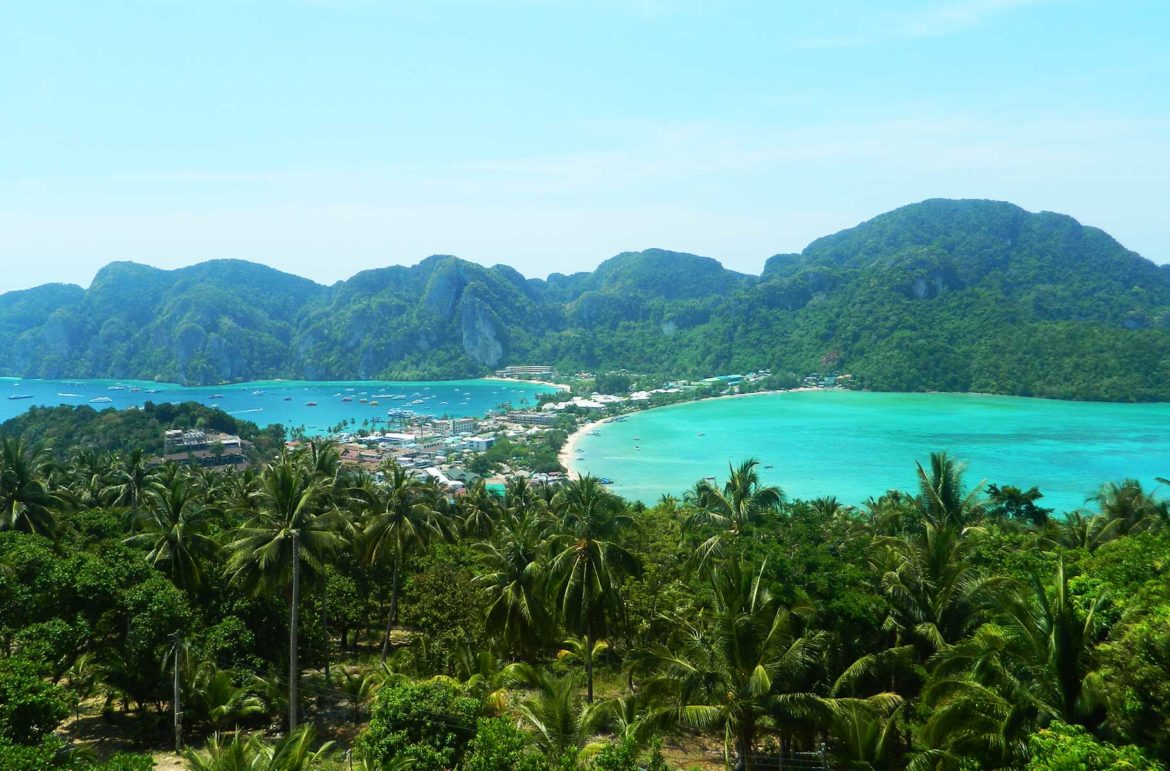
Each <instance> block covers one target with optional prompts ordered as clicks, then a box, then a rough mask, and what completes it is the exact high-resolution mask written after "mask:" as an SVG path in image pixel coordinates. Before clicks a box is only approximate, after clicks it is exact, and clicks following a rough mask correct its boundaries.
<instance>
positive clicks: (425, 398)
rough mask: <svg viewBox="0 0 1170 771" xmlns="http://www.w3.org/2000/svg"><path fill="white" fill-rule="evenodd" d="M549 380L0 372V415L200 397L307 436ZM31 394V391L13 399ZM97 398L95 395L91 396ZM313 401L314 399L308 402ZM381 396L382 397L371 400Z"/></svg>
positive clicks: (452, 408) (443, 411)
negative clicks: (65, 376)
mask: <svg viewBox="0 0 1170 771" xmlns="http://www.w3.org/2000/svg"><path fill="white" fill-rule="evenodd" d="M554 390H555V389H554V388H552V387H551V386H544V385H538V384H534V383H523V382H515V381H504V380H445V381H429V382H421V381H409V382H406V381H378V380H360V381H292V380H272V381H263V382H254V383H235V384H232V385H217V386H181V385H175V384H171V383H154V382H150V381H141V380H22V379H18V378H0V421H3V420H8V419H9V418H11V417H15V416H16V415H19V414H21V413H23V412H25V411H26V410H28V409H29V407H32V406H34V405H37V406H55V405H59V404H69V405H83V404H84V405H87V406H90V407H93V408H94V409H126V408H128V407H141V406H142V405H143V404H145V403H146V402H147V401H153V402H155V403H156V404H161V403H165V402H176V403H177V402H186V401H195V402H199V403H201V404H205V405H207V406H209V407H218V408H219V409H221V410H223V411H224V412H226V413H228V414H229V415H233V416H235V417H238V418H241V419H243V420H249V421H251V422H253V423H256V424H258V425H260V426H267V425H271V424H273V423H280V424H282V425H284V426H285V427H286V428H288V429H294V428H298V427H303V428H304V430H305V433H307V434H309V435H314V436H316V435H321V434H325V433H327V431H328V429H329V428H330V427H331V426H335V425H338V424H340V423H341V422H342V421H343V420H344V421H350V420H352V421H354V424H353V425H354V426H355V427H357V428H360V427H361V426H362V425H363V422H365V425H367V426H368V427H370V428H375V427H379V426H381V427H385V424H384V423H374V422H372V421H374V420H375V419H380V420H381V421H385V420H387V417H388V416H387V413H388V412H389V410H391V409H397V410H411V411H413V412H415V413H418V414H421V415H431V416H435V417H442V416H448V417H482V416H483V415H485V414H487V412H488V411H489V410H492V409H495V408H497V407H499V406H501V405H502V404H510V405H511V406H512V407H527V406H532V405H533V404H535V402H536V397H537V394H540V393H544V392H549V391H554ZM10 397H28V398H15V399H13V398H10ZM94 400H98V401H94ZM310 402H313V403H314V404H315V406H310V404H309V403H310ZM374 402H377V404H374Z"/></svg>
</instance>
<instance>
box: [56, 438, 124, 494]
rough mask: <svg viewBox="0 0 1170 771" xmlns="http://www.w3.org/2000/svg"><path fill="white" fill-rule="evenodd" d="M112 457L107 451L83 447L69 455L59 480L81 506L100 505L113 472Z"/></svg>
mask: <svg viewBox="0 0 1170 771" xmlns="http://www.w3.org/2000/svg"><path fill="white" fill-rule="evenodd" d="M112 466H113V462H112V457H111V455H110V454H109V453H108V452H100V451H98V450H94V449H90V448H85V449H81V450H77V451H75V452H74V453H72V454H71V455H70V456H69V463H68V465H67V467H66V468H65V469H63V470H62V477H61V481H62V484H64V485H66V486H67V487H68V488H69V490H70V492H72V494H73V497H74V498H75V499H76V500H77V502H78V503H79V504H80V505H82V506H102V505H104V504H105V500H104V494H105V491H106V490H107V489H108V488H109V482H110V477H111V476H112V474H113V469H112Z"/></svg>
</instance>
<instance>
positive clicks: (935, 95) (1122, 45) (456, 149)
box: [0, 0, 1170, 291]
mask: <svg viewBox="0 0 1170 771" xmlns="http://www.w3.org/2000/svg"><path fill="white" fill-rule="evenodd" d="M1167 40H1170V3H1167V2H1166V0H1124V2H1113V3H1109V2H1101V0H915V1H914V2H898V1H893V0H891V1H885V0H883V2H880V3H879V2H871V1H870V0H853V1H850V2H846V1H844V0H819V1H818V2H805V1H804V0H761V1H759V2H754V1H751V0H722V1H718V2H716V1H714V0H622V1H619V0H495V1H494V2H487V1H486V0H485V1H477V0H384V1H375V0H265V1H263V2H261V1H260V0H231V2H221V1H220V0H199V1H198V2H196V1H194V0H116V2H107V1H105V0H87V2H84V3H83V2H75V1H74V2H57V0H36V2H3V3H0V291H8V290H13V289H21V288H27V287H30V286H34V285H38V284H42V283H46V282H51V281H65V282H70V283H77V284H81V285H83V286H84V285H87V284H88V283H89V281H90V280H91V279H92V278H93V275H94V273H95V272H96V271H97V270H98V269H99V268H100V267H101V266H103V265H105V264H106V263H108V262H111V261H114V260H133V261H136V262H142V263H146V264H149V265H154V266H157V267H161V268H174V267H179V266H183V265H190V264H193V263H196V262H200V261H203V260H208V259H215V258H238V259H247V260H252V261H256V262H261V263H264V264H267V265H271V266H273V267H275V268H278V269H281V270H285V271H288V272H292V273H296V274H298V275H302V276H307V277H309V278H312V279H314V280H316V281H319V282H322V283H332V282H334V281H337V280H341V279H344V278H348V277H349V276H351V275H353V274H354V273H356V272H358V271H360V270H364V269H367V268H373V267H383V266H386V265H394V264H403V265H410V264H414V263H416V262H418V261H419V260H421V259H422V258H424V257H426V256H428V255H430V254H456V255H458V256H460V257H463V258H465V259H468V260H471V261H474V262H478V263H482V264H485V265H491V264H495V263H505V264H508V265H512V266H513V267H515V268H517V269H518V270H520V271H521V272H522V273H524V274H525V275H529V276H541V277H543V276H545V275H547V274H548V273H550V272H553V271H558V272H572V271H577V270H590V269H592V268H594V267H595V266H596V265H597V264H598V263H600V262H601V261H602V260H604V259H606V258H608V257H610V256H612V255H614V254H617V253H619V252H622V251H627V250H636V249H645V248H650V247H660V248H666V249H675V250H679V251H689V252H695V253H698V254H703V255H707V256H711V257H715V258H717V259H719V260H720V261H722V262H723V263H724V264H725V265H726V266H728V267H730V268H733V269H736V270H741V271H745V272H751V273H759V272H760V271H761V270H762V268H763V265H764V261H765V259H766V258H767V257H768V256H770V255H772V254H776V253H780V252H792V251H799V250H800V249H802V248H803V247H804V246H805V245H807V243H808V242H809V241H811V240H813V239H814V238H817V237H819V236H822V235H826V234H828V233H832V232H835V231H837V230H841V229H843V228H846V227H851V226H853V225H856V224H857V223H859V222H862V221H864V220H866V219H869V218H871V217H873V216H876V215H878V214H880V213H882V212H884V211H888V210H890V209H893V208H896V207H898V206H902V205H905V204H908V203H913V202H915V201H919V200H923V199H926V198H934V197H947V198H992V199H998V200H1008V201H1012V202H1014V203H1017V204H1019V205H1020V206H1023V207H1024V208H1026V209H1029V210H1031V211H1040V210H1048V211H1058V212H1062V213H1066V214H1070V215H1072V216H1073V217H1075V218H1077V219H1078V220H1079V221H1081V222H1082V223H1084V224H1087V225H1093V226H1096V227H1100V228H1102V229H1104V230H1106V231H1108V232H1109V233H1110V234H1112V235H1113V236H1114V237H1115V238H1117V239H1118V240H1119V241H1120V242H1121V243H1122V244H1123V245H1125V246H1126V247H1128V248H1130V249H1133V250H1134V251H1136V252H1138V253H1140V254H1142V255H1144V256H1146V257H1148V258H1150V259H1152V260H1154V261H1156V262H1163V263H1164V262H1170V196H1168V188H1170V45H1167V42H1166V41H1167Z"/></svg>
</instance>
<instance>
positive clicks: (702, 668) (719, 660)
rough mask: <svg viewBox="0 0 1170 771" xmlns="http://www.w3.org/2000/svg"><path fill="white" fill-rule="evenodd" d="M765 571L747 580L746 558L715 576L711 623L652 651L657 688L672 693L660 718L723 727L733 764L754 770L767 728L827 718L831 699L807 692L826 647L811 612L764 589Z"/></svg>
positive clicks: (698, 625) (653, 684)
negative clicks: (809, 626) (809, 625)
mask: <svg viewBox="0 0 1170 771" xmlns="http://www.w3.org/2000/svg"><path fill="white" fill-rule="evenodd" d="M762 576H763V567H761V568H760V571H759V572H758V573H757V574H755V575H754V576H752V575H750V574H745V573H744V571H743V569H742V567H741V565H740V563H739V561H738V560H729V561H728V562H727V563H726V564H724V565H720V566H719V567H716V568H715V569H714V570H712V572H711V588H712V590H713V593H714V607H713V614H712V617H711V618H710V620H709V621H707V622H702V621H700V622H699V623H696V624H695V625H693V626H692V627H691V628H690V629H689V630H687V632H686V633H685V634H684V635H683V636H682V637H681V639H680V640H679V641H678V642H677V643H676V644H675V645H673V646H660V647H657V648H655V649H653V651H652V655H653V657H654V659H655V660H656V675H655V677H654V678H653V679H652V680H651V682H650V687H654V688H658V689H660V690H661V691H662V692H664V693H669V694H671V697H670V703H669V705H668V706H665V707H662V708H660V710H659V712H658V718H659V719H660V720H661V721H662V722H663V723H665V724H676V725H683V726H687V727H692V728H709V727H716V726H717V727H718V728H720V729H721V732H722V733H723V735H724V737H725V742H724V750H725V753H726V755H727V757H728V762H729V763H730V759H731V757H732V755H734V757H735V767H736V768H737V769H747V768H750V767H751V763H752V753H753V751H754V748H755V746H756V742H757V739H758V738H759V734H760V730H761V724H762V723H764V722H766V721H768V720H777V719H788V720H800V719H803V718H804V717H807V716H808V715H810V714H814V713H817V712H827V707H826V703H825V700H823V699H821V698H820V697H818V696H816V695H814V694H813V693H811V692H810V691H808V690H807V689H806V687H805V684H806V682H807V678H808V674H809V672H810V670H811V669H812V668H813V666H814V664H815V663H816V661H817V660H818V658H819V656H820V654H821V651H822V650H823V648H824V646H825V643H826V636H825V635H824V633H821V632H812V633H809V632H806V631H805V621H806V620H807V619H808V618H809V616H810V615H811V610H810V609H809V608H807V607H802V606H797V607H794V608H786V607H783V606H782V605H780V604H779V603H778V602H776V600H775V599H774V598H773V597H772V595H771V593H770V592H769V591H768V590H767V588H765V587H764V585H763V580H762Z"/></svg>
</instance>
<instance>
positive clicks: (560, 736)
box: [508, 664, 606, 758]
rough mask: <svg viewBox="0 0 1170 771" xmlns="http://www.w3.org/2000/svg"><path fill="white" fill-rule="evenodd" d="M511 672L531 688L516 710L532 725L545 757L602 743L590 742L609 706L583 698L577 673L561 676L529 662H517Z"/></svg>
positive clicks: (514, 677) (512, 677)
mask: <svg viewBox="0 0 1170 771" xmlns="http://www.w3.org/2000/svg"><path fill="white" fill-rule="evenodd" d="M508 672H509V677H510V678H511V679H512V681H513V682H515V683H517V684H520V685H523V686H525V687H527V688H528V689H529V693H528V694H527V695H526V696H525V697H524V698H523V699H522V700H521V702H520V703H519V704H518V705H517V706H516V712H517V714H518V715H519V716H520V718H521V720H523V721H524V722H525V723H527V724H528V726H529V727H530V728H531V729H532V731H533V738H534V741H535V742H536V744H537V745H538V746H539V747H540V749H541V750H542V751H543V752H544V753H545V755H546V757H550V758H557V757H561V756H563V755H564V754H565V753H566V752H568V751H572V750H579V749H582V748H586V749H587V751H592V750H593V749H597V748H599V747H600V745H597V746H596V747H587V745H588V742H589V739H590V737H592V736H593V735H594V733H595V732H596V731H597V729H598V727H599V726H600V725H601V723H602V721H604V719H605V717H606V710H604V709H602V708H601V705H596V706H594V705H591V704H588V703H584V704H583V703H582V702H581V696H580V692H581V688H580V686H581V683H580V680H579V679H578V676H577V674H576V673H569V674H567V675H561V676H559V677H558V676H556V675H553V674H552V673H551V672H549V671H548V670H545V669H541V668H538V667H534V666H532V665H530V664H514V665H512V666H511V667H509V669H508Z"/></svg>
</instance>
